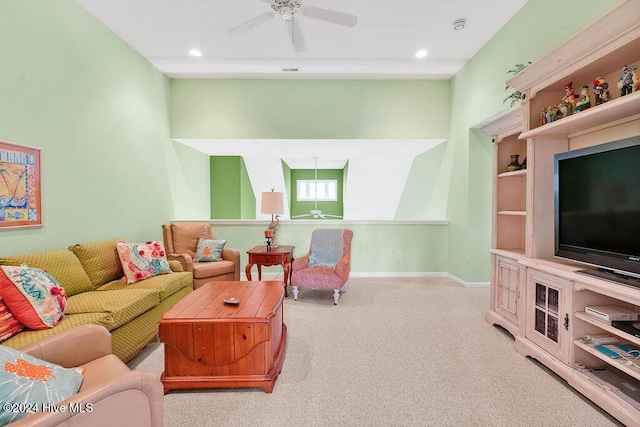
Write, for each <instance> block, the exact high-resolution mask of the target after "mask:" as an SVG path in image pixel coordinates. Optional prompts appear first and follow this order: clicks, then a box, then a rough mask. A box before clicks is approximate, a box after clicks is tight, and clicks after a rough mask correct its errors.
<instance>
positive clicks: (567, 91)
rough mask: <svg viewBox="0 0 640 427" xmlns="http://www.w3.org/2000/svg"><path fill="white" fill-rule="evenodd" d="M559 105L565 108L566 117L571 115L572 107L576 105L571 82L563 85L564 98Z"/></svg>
mask: <svg viewBox="0 0 640 427" xmlns="http://www.w3.org/2000/svg"><path fill="white" fill-rule="evenodd" d="M560 103H561V104H562V105H566V106H567V116H570V115H571V114H573V105H574V104H575V103H576V93H575V92H574V91H573V82H569V83H567V84H566V85H564V96H563V97H562V99H561V100H560Z"/></svg>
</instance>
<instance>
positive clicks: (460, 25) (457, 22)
mask: <svg viewBox="0 0 640 427" xmlns="http://www.w3.org/2000/svg"><path fill="white" fill-rule="evenodd" d="M466 23H467V20H466V19H456V20H455V21H453V29H454V30H456V31H459V30H461V29H463V28H464V24H466Z"/></svg>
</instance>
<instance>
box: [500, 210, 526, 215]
mask: <svg viewBox="0 0 640 427" xmlns="http://www.w3.org/2000/svg"><path fill="white" fill-rule="evenodd" d="M497 214H498V215H508V216H526V215H527V211H498V212H497Z"/></svg>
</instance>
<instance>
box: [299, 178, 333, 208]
mask: <svg viewBox="0 0 640 427" xmlns="http://www.w3.org/2000/svg"><path fill="white" fill-rule="evenodd" d="M296 188H297V198H296V199H297V201H299V202H308V201H311V202H313V201H315V200H318V201H333V202H335V201H337V200H338V180H336V179H319V180H317V181H316V180H313V179H299V180H297V181H296Z"/></svg>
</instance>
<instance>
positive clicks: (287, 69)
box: [282, 67, 299, 73]
mask: <svg viewBox="0 0 640 427" xmlns="http://www.w3.org/2000/svg"><path fill="white" fill-rule="evenodd" d="M282 71H283V72H285V73H297V72H298V71H299V69H298V67H282Z"/></svg>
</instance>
